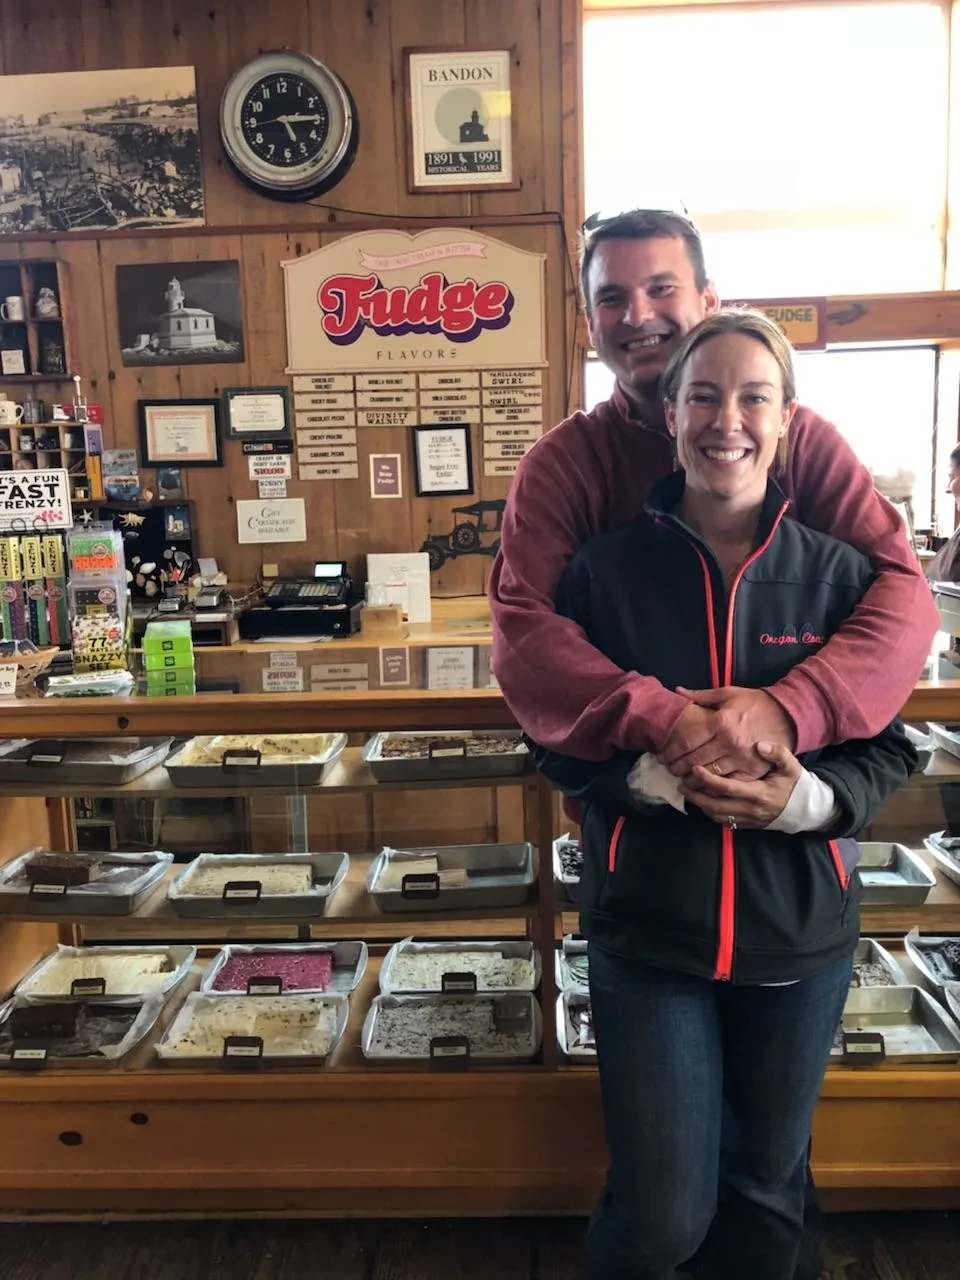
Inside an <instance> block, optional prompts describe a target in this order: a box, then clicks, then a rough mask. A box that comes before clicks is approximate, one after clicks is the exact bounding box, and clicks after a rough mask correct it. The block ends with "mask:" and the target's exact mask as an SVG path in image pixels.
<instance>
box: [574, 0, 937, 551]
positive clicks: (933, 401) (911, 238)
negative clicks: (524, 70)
mask: <svg viewBox="0 0 960 1280" xmlns="http://www.w3.org/2000/svg"><path fill="white" fill-rule="evenodd" d="M949 10H950V6H949V5H947V4H943V3H940V2H939V0H898V2H896V3H882V2H878V0H874V2H873V3H869V2H868V3H863V2H861V0H854V2H850V0H829V2H825V3H822V4H804V5H803V6H796V7H794V6H789V5H770V6H767V5H762V6H756V7H754V6H752V5H751V6H743V7H739V6H734V7H728V6H726V5H719V6H717V7H711V8H703V7H693V8H688V7H678V8H676V9H672V10H671V9H670V8H669V5H668V4H665V5H664V6H663V7H660V8H656V9H653V8H651V9H643V8H638V9H634V10H631V11H629V12H624V11H622V10H621V11H619V12H617V11H608V12H588V13H587V15H586V19H585V24H584V43H583V50H584V53H583V58H584V66H583V94H584V189H585V208H586V211H587V212H588V213H589V212H592V211H593V210H596V209H602V210H611V211H613V210H616V209H626V208H631V207H636V206H645V207H649V208H681V207H685V208H686V209H688V210H689V213H690V216H691V217H692V218H693V220H694V221H695V222H696V223H697V225H698V226H699V228H700V230H701V233H702V234H703V238H704V247H705V252H706V259H707V267H708V270H709V272H710V274H711V276H712V278H713V279H714V281H715V282H716V284H717V287H718V289H719V291H720V293H721V296H723V297H726V298H751V297H752V298H776V297H803V296H820V295H834V296H836V295H843V294H857V293H902V292H919V291H926V290H938V289H940V288H942V287H943V286H944V268H943V263H944V237H945V209H946V196H947V157H948V121H949V87H950V57H949V54H950V24H949ZM638 85H642V92H641V93H638ZM892 86H896V89H895V91H891V87H892ZM958 136H960V135H958ZM949 356H950V357H951V358H948V357H947V356H944V355H940V356H938V353H937V352H936V350H935V349H933V348H929V347H914V348H895V349H890V348H885V349H883V350H878V349H876V350H844V351H830V352H809V353H804V354H801V355H800V356H799V357H798V367H797V377H798V383H799V390H800V398H801V401H802V402H803V403H805V404H807V405H810V407H811V408H813V409H815V410H816V411H817V412H818V413H819V414H821V415H822V416H823V417H825V418H828V419H830V420H831V421H834V422H835V423H836V425H837V427H838V428H839V430H840V431H841V432H842V433H843V434H844V436H845V437H846V438H847V439H848V440H849V441H850V443H851V445H852V446H853V448H854V449H855V450H856V452H857V454H858V456H859V457H860V458H861V460H862V461H863V462H864V463H865V464H866V465H867V466H868V467H870V469H871V470H872V471H873V472H874V473H875V474H877V475H890V474H891V473H894V472H897V471H901V472H912V473H913V475H914V476H915V485H914V490H913V507H914V517H915V522H916V525H917V527H919V528H925V527H928V526H929V525H930V523H931V520H932V517H933V514H934V508H936V510H937V512H938V513H939V514H940V517H941V520H943V519H944V518H945V517H946V518H947V521H948V523H947V527H948V528H952V527H953V516H952V505H951V504H947V505H949V506H950V510H949V511H947V510H946V509H945V507H944V505H943V504H944V502H945V500H943V501H942V500H941V495H940V492H939V491H940V490H941V489H942V488H943V487H944V482H943V475H945V459H946V456H947V455H948V454H949V450H950V448H951V447H952V445H953V444H954V443H955V442H956V440H957V397H956V394H955V392H956V388H955V387H954V388H953V391H954V394H952V395H951V396H949V397H947V400H949V403H947V400H945V398H944V394H943V388H944V381H945V378H946V377H947V371H949V376H950V377H951V378H952V379H953V382H954V383H955V382H956V379H957V372H958V368H957V362H956V361H955V360H954V359H953V358H952V356H953V353H949ZM938 368H939V371H940V397H939V398H940V403H939V406H938V405H937V395H938V378H937V375H938ZM611 387H612V379H611V376H610V374H609V373H608V371H607V370H606V369H604V368H603V367H602V366H601V365H599V364H598V362H597V361H595V360H590V361H587V364H586V371H585V378H584V390H585V400H586V402H587V404H588V406H589V405H592V404H594V403H596V401H597V400H600V399H603V398H605V397H606V396H607V395H609V393H610V390H611ZM938 409H939V412H938ZM938 421H939V423H940V426H939V428H938V427H937V423H938ZM935 441H936V446H935ZM935 448H936V457H935V456H934V451H935ZM935 475H936V476H937V477H939V478H938V479H936V480H935V479H934V476H935Z"/></svg>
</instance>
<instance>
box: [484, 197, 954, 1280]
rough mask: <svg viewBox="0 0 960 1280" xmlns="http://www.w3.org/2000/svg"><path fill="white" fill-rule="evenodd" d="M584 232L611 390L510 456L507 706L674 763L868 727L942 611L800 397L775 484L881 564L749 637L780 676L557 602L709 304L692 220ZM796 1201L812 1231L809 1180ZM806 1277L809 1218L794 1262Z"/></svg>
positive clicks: (538, 736) (636, 479)
mask: <svg viewBox="0 0 960 1280" xmlns="http://www.w3.org/2000/svg"><path fill="white" fill-rule="evenodd" d="M585 231H586V234H585V239H584V244H583V251H582V257H581V289H582V293H583V300H584V306H585V309H586V315H587V326H588V330H589V334H590V340H591V342H592V343H593V346H594V348H595V349H596V351H597V354H598V356H599V357H600V359H601V360H602V361H603V362H604V364H606V365H607V367H608V368H609V369H610V370H611V371H612V372H613V373H614V374H615V375H616V379H617V383H616V387H615V389H614V392H613V395H612V396H611V398H610V399H609V400H608V401H606V402H604V403H602V404H600V405H598V406H597V407H596V408H595V409H594V410H592V411H591V412H590V413H588V414H585V413H575V414H573V415H572V416H571V417H569V418H567V419H566V420H565V421H564V422H562V423H560V425H559V426H557V427H556V428H554V430H552V431H550V432H549V433H548V434H547V435H546V436H544V437H543V439H542V440H540V441H539V442H538V443H537V444H536V445H535V446H534V448H533V449H532V450H531V451H530V452H529V453H528V454H527V455H526V456H525V457H524V459H523V461H522V462H521V464H520V467H519V469H518V471H517V475H516V479H515V481H514V484H513V487H512V490H511V493H510V498H509V500H508V502H507V507H506V510H505V512H504V518H503V528H502V542H501V547H500V552H499V554H498V556H497V559H496V561H495V563H494V566H493V571H492V574H491V577H490V585H489V595H490V604H491V609H492V613H493V622H494V633H493V658H494V668H495V671H496V674H497V678H498V680H499V683H500V686H501V688H502V690H503V694H504V697H505V699H506V701H507V703H508V705H509V706H510V709H511V710H512V712H513V713H514V715H515V716H516V717H517V720H518V721H519V723H520V724H521V725H522V727H523V728H524V730H525V731H526V732H527V733H528V734H529V735H530V737H531V738H533V739H534V740H535V741H536V742H538V743H539V744H541V745H543V746H545V747H550V748H552V749H553V750H555V751H558V752H561V753H562V754H565V755H568V756H577V757H580V758H582V759H587V760H602V759H606V758H607V757H609V756H611V755H613V754H614V753H615V752H617V751H621V750H626V751H636V752H637V753H638V755H639V754H640V753H642V752H645V751H652V752H654V753H656V754H657V755H658V756H659V758H660V760H661V761H662V762H663V763H664V764H666V765H667V766H668V767H669V768H670V769H671V770H672V772H674V773H675V774H677V775H682V776H687V775H689V774H690V772H691V770H692V769H693V768H694V766H696V765H703V766H707V767H709V768H711V769H712V770H713V771H714V772H716V773H718V774H722V775H730V774H737V773H739V774H741V775H743V774H745V775H748V776H750V777H757V776H760V775H762V774H763V773H764V772H765V770H766V768H767V766H766V764H765V763H764V762H763V761H761V759H760V757H759V756H758V754H757V751H756V749H755V748H756V743H757V742H760V741H763V742H773V743H776V744H778V745H782V746H785V747H787V748H788V749H789V750H791V751H796V752H805V751H809V750H813V749H814V748H817V747H821V746H825V745H827V744H829V743H834V742H843V741H848V740H850V739H855V738H871V737H873V736H875V735H876V734H877V733H879V732H880V731H881V730H882V729H883V728H885V726H886V725H887V724H888V723H889V722H890V721H891V720H892V719H893V718H894V716H895V715H896V714H897V713H898V712H899V711H900V709H901V707H902V706H903V704H904V702H905V701H906V699H907V696H908V695H909V693H910V692H911V690H912V689H913V686H914V682H915V680H916V678H917V676H918V674H919V672H920V670H921V669H922V666H923V663H924V661H925V659H926V656H927V653H928V652H929V648H930V643H931V640H932V638H933V635H934V633H935V632H936V630H937V628H938V619H937V613H936V609H935V607H934V604H933V599H932V596H931V594H930V591H929V588H928V587H927V585H926V583H925V580H924V578H923V575H922V573H921V571H920V568H919V565H918V564H917V561H916V558H915V556H914V555H913V553H912V551H911V549H910V547H909V546H908V544H907V540H906V538H905V536H904V532H903V528H902V525H901V523H900V520H899V517H898V516H897V514H896V513H895V511H894V510H893V508H892V507H891V506H890V505H889V504H888V503H887V502H886V501H885V500H884V499H883V498H881V497H880V496H879V494H878V493H877V492H876V490H875V488H874V485H873V482H872V479H871V477H870V473H869V472H868V471H867V469H866V468H865V467H864V466H863V465H862V464H861V463H860V462H858V460H857V458H856V457H855V455H854V453H853V451H852V450H851V449H850V447H849V446H848V445H847V444H846V442H845V441H844V440H843V439H842V437H841V436H840V435H839V434H838V432H837V431H836V430H835V428H834V427H832V426H831V425H830V424H829V423H827V422H825V421H823V419H821V418H818V417H817V416H816V415H815V414H814V413H812V412H811V411H810V410H809V409H806V408H803V407H800V408H798V410H797V412H796V414H795V416H794V418H793V420H792V424H791V428H790V433H789V446H790V447H789V455H788V460H787V464H786V468H785V472H784V474H783V475H781V476H778V481H779V483H780V484H781V486H782V487H783V489H784V490H785V491H786V493H787V495H788V497H790V498H791V499H792V501H793V514H794V515H795V516H796V518H797V519H799V520H801V521H803V522H804V523H806V524H808V525H810V526H811V527H813V528H815V529H818V530H820V531H822V532H825V533H829V534H832V535H833V536H834V537H836V538H839V539H841V540H843V541H845V542H848V543H850V544H852V545H853V546H855V547H856V548H857V549H858V550H860V551H862V552H864V553H865V554H866V555H867V556H869V558H870V559H871V561H872V562H873V564H874V566H875V568H876V571H877V576H876V579H875V581H874V582H873V584H872V585H871V587H870V589H869V591H868V592H867V594H866V596H865V597H864V599H863V601H862V602H861V604H860V606H859V607H858V608H857V609H856V610H855V612H854V613H853V615H852V616H851V618H850V619H849V621H848V622H847V623H846V624H845V625H844V626H842V627H841V628H840V630H839V631H838V632H837V633H836V635H834V636H833V637H832V638H831V639H830V640H829V641H828V642H827V643H826V644H825V645H822V647H818V646H819V645H820V637H817V636H813V635H810V634H805V632H804V620H803V619H802V618H798V619H797V620H796V627H795V631H794V632H793V633H791V636H790V637H787V636H777V637H767V638H766V640H765V639H764V637H763V636H762V635H761V636H757V637H756V643H758V644H763V643H770V642H773V641H774V640H775V641H776V642H777V643H790V644H798V645H801V646H803V645H808V646H809V651H810V656H809V657H808V658H806V660H805V661H803V662H801V663H800V664H798V665H797V666H795V667H793V668H792V670H791V671H790V672H789V673H788V674H787V675H786V676H785V677H784V678H783V679H782V680H781V681H779V682H778V683H777V684H775V685H772V686H771V687H770V688H768V689H763V690H760V689H741V688H725V689H714V690H700V691H690V690H684V691H677V690H670V689H667V688H665V687H664V686H663V685H662V684H660V683H659V682H658V681H657V680H654V679H652V678H650V677H648V676H643V675H641V674H639V673H637V672H625V671H622V670H620V668H618V667H617V666H615V665H614V664H613V663H612V662H610V661H609V660H608V659H607V658H606V657H604V656H603V655H602V654H600V653H599V652H598V651H597V650H596V649H594V648H593V646H592V645H591V644H590V643H589V642H588V641H587V639H586V637H585V636H584V634H583V632H582V631H581V630H580V629H579V627H577V626H576V625H575V624H574V623H573V622H572V621H571V620H569V619H566V618H562V617H560V616H559V615H558V614H557V613H556V612H555V610H554V594H555V591H556V588H557V584H558V582H559V579H560V575H561V573H562V571H563V569H564V567H565V565H566V563H567V561H568V560H569V559H570V558H571V557H572V556H573V554H574V553H575V551H576V550H577V548H578V547H579V546H580V544H581V543H583V542H585V541H586V540H587V539H588V538H590V537H592V536H593V535H595V534H598V533H602V532H605V531H606V530H608V529H612V528H616V527H618V526H620V525H623V524H626V523H627V522H628V521H630V520H633V519H635V518H636V517H637V516H638V515H639V514H640V513H641V512H642V510H643V507H644V504H645V502H646V499H647V495H648V493H649V491H650V488H651V487H652V485H653V484H654V482H655V481H656V480H658V479H659V478H660V477H662V476H663V475H665V474H666V473H667V472H669V471H670V470H671V469H672V467H673V465H674V463H673V450H672V446H671V441H670V437H669V434H668V432H667V430H666V424H665V421H664V410H663V402H662V400H661V397H660V377H661V374H662V373H663V371H664V369H665V368H666V366H667V363H668V362H669V359H670V357H671V355H672V354H673V351H674V350H675V348H676V346H677V344H678V342H679V341H680V339H681V338H682V337H683V336H684V334H686V333H687V332H688V331H689V330H690V329H691V328H693V326H694V325H696V324H697V323H698V322H699V321H700V320H702V319H703V318H704V317H705V316H706V315H709V314H710V313H712V312H713V311H715V310H716V309H717V307H718V306H719V299H718V296H717V293H716V290H715V289H714V287H713V285H712V284H711V283H710V282H709V280H708V279H707V275H706V270H705V266H704V260H703V249H702V245H701V243H700V237H699V234H698V232H697V231H696V229H695V228H694V227H693V225H692V224H691V223H690V222H688V221H687V219H685V218H681V217H679V216H678V215H676V214H670V213H661V212H656V213H654V212H649V211H642V210H636V211H633V212H630V213H625V214H622V215H619V216H618V217H616V218H612V219H609V220H607V221H602V222H596V221H595V220H594V225H593V226H592V227H591V226H590V224H589V223H588V224H587V228H586V229H585ZM651 625H655V623H653V622H652V623H651ZM807 1216H808V1221H809V1224H810V1226H811V1228H815V1224H816V1219H817V1210H816V1202H815V1200H814V1199H813V1195H812V1181H811V1183H810V1188H809V1202H808V1210H807ZM818 1274H819V1261H818V1247H817V1239H816V1232H815V1230H811V1232H810V1235H809V1237H808V1238H807V1239H805V1241H804V1249H803V1256H802V1257H801V1259H800V1261H799V1263H798V1269H797V1273H796V1277H797V1280H816V1277H817V1276H818Z"/></svg>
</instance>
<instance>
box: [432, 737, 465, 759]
mask: <svg viewBox="0 0 960 1280" xmlns="http://www.w3.org/2000/svg"><path fill="white" fill-rule="evenodd" d="M427 755H428V757H429V758H430V759H431V760H446V759H455V760H457V759H459V760H466V758H467V744H466V741H465V740H464V739H463V738H439V739H437V740H436V741H434V742H431V743H428V745H427Z"/></svg>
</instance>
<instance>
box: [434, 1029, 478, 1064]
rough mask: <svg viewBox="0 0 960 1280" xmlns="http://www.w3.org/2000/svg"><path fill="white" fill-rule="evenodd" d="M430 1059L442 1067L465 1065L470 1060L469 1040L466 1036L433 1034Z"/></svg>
mask: <svg viewBox="0 0 960 1280" xmlns="http://www.w3.org/2000/svg"><path fill="white" fill-rule="evenodd" d="M430 1061H431V1063H434V1064H436V1065H440V1066H444V1067H465V1066H467V1065H468V1064H469V1062H470V1041H469V1040H468V1039H467V1037H466V1036H434V1037H433V1038H432V1039H431V1041H430Z"/></svg>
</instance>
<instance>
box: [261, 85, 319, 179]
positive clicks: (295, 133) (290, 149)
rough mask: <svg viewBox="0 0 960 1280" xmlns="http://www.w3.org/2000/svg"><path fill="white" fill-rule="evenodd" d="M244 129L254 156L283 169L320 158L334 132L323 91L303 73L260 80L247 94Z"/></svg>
mask: <svg viewBox="0 0 960 1280" xmlns="http://www.w3.org/2000/svg"><path fill="white" fill-rule="evenodd" d="M240 127H241V130H242V133H243V138H244V141H245V142H246V144H247V146H248V147H249V148H250V150H251V151H252V152H253V153H254V155H256V156H259V158H260V159H261V160H262V161H263V162H264V163H265V164H269V165H276V166H277V168H279V169H292V168H295V167H296V166H297V165H301V164H306V163H308V162H309V161H311V160H314V159H316V157H317V156H318V155H320V153H321V152H322V151H323V148H324V145H325V143H326V141H327V135H328V134H329V132H330V113H329V111H328V110H327V103H326V100H325V99H324V98H323V96H322V95H321V93H320V90H319V89H318V88H317V87H316V85H313V84H311V83H310V81H309V80H307V79H305V78H304V77H303V76H300V75H296V74H290V75H284V74H283V73H282V72H280V73H278V74H275V75H269V76H264V77H263V79H262V80H257V81H256V82H255V83H254V84H253V85H252V86H251V87H250V89H248V91H247V93H246V94H245V95H244V98H243V103H242V106H241V125H240Z"/></svg>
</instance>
